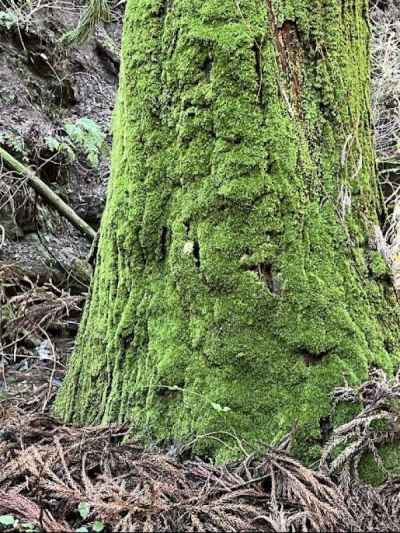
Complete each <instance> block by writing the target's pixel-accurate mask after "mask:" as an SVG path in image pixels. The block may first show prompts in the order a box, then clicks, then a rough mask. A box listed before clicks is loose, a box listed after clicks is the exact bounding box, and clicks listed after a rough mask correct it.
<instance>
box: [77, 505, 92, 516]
mask: <svg viewBox="0 0 400 533" xmlns="http://www.w3.org/2000/svg"><path fill="white" fill-rule="evenodd" d="M78 511H79V514H80V515H81V518H83V519H84V520H85V519H86V518H87V517H88V516H89V514H90V506H89V504H88V503H87V502H81V503H80V504H79V507H78Z"/></svg>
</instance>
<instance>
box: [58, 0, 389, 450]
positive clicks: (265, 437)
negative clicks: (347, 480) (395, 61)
mask: <svg viewBox="0 0 400 533" xmlns="http://www.w3.org/2000/svg"><path fill="white" fill-rule="evenodd" d="M365 8H366V5H365V1H364V0H351V1H348V2H346V3H343V2H342V3H340V2H337V0H326V1H325V2H320V1H319V0H301V1H298V0H285V1H282V0H274V1H272V0H271V1H269V0H267V1H264V0H243V1H241V2H240V3H237V2H232V1H231V0H218V1H217V0H176V1H175V2H174V3H173V4H171V3H169V2H166V1H164V0H135V1H133V0H130V1H129V2H128V5H127V12H126V18H125V29H124V39H123V57H122V70H121V79H120V90H119V96H118V103H117V108H116V112H115V119H114V150H113V163H112V165H113V171H112V179H111V183H110V186H109V192H108V201H107V207H106V211H105V214H104V218H103V223H102V231H101V239H100V245H99V254H98V261H97V268H96V272H95V276H94V281H93V285H92V291H91V297H90V302H89V304H88V306H87V308H86V311H85V317H84V320H83V324H82V326H81V331H80V336H79V339H78V342H77V346H76V350H75V354H74V356H73V358H72V360H71V362H70V365H69V370H68V374H67V377H66V380H65V383H64V385H63V388H62V390H61V393H60V394H59V396H58V399H57V403H56V412H57V413H58V414H60V415H61V416H62V417H64V418H65V419H68V420H74V421H76V422H85V423H88V422H103V423H108V422H111V421H130V422H133V423H135V424H136V426H139V427H141V428H142V430H143V432H145V433H146V434H147V435H151V436H152V437H156V438H158V439H167V438H170V437H174V438H177V439H180V440H185V439H192V438H193V437H194V436H203V437H202V438H199V439H198V440H197V442H198V443H199V447H201V450H202V451H204V453H206V452H207V453H210V454H213V455H214V456H216V457H217V458H218V459H220V460H221V459H226V458H228V457H229V458H230V457H232V456H234V455H236V454H240V453H242V452H241V448H240V446H239V445H238V440H237V439H238V438H239V439H241V440H242V441H243V445H244V446H248V447H249V448H252V447H254V446H256V445H257V443H258V442H260V441H264V442H265V441H271V440H277V439H279V438H280V437H282V436H283V435H284V434H285V433H287V432H288V431H289V430H290V429H291V428H292V427H293V426H294V425H295V426H298V427H299V428H301V432H302V435H303V441H302V442H303V444H302V447H301V449H299V454H300V455H302V456H303V457H306V458H307V459H309V460H312V459H314V458H315V457H314V455H315V454H316V453H317V450H318V449H319V446H320V440H321V436H320V427H319V424H320V419H321V417H325V416H327V414H329V410H330V407H329V393H330V391H331V390H332V388H333V387H334V386H335V385H338V384H339V383H341V382H342V380H343V377H345V378H346V379H347V381H348V382H349V383H354V384H355V383H359V382H360V381H361V380H364V379H366V377H367V373H368V366H369V364H371V363H374V364H375V365H377V366H381V367H384V368H385V369H387V370H388V371H389V372H390V371H391V370H392V367H393V364H394V356H393V353H396V352H398V347H399V339H398V335H397V334H392V337H391V339H390V342H391V346H392V348H391V351H390V352H389V351H388V349H387V343H386V340H387V339H386V338H387V333H386V326H387V324H390V325H391V326H392V327H391V329H392V332H393V331H399V328H398V324H399V320H398V316H397V314H396V313H397V312H394V311H392V308H391V307H390V305H389V304H388V291H387V289H386V288H385V287H383V286H381V284H380V283H379V280H376V279H373V278H372V279H371V277H370V276H369V274H368V272H367V269H364V270H363V269H362V268H360V257H361V256H362V255H363V254H364V257H366V255H367V250H366V243H367V241H368V234H369V232H370V229H371V228H370V226H371V225H372V224H374V223H376V220H377V209H378V208H379V205H378V201H377V192H376V180H375V174H374V168H375V165H374V156H373V148H372V141H371V133H370V123H369V105H370V104H369V93H368V83H369V68H368V46H367V41H368V26H367V21H366V9H365ZM361 153H362V168H361V169H360V168H359V161H360V154H361ZM355 189H357V194H354V195H353V196H352V192H353V190H355ZM349 197H351V198H352V201H351V203H350V204H349V202H348V201H347V200H346V198H349ZM353 250H358V255H357V257H358V260H356V258H355V254H353ZM361 263H362V262H361ZM166 391H169V392H168V393H166ZM215 406H220V407H221V408H222V409H220V408H219V407H215ZM224 408H229V410H228V409H224ZM215 433H217V435H216V434H215ZM204 435H209V437H208V438H205V437H204ZM310 450H311V451H310Z"/></svg>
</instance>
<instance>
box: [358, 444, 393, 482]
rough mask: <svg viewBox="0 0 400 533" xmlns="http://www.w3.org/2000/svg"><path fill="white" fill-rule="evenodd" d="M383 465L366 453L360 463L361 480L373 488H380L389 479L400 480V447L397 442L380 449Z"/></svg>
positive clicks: (379, 453)
mask: <svg viewBox="0 0 400 533" xmlns="http://www.w3.org/2000/svg"><path fill="white" fill-rule="evenodd" d="M378 455H379V457H380V461H381V464H379V463H378V462H377V461H376V459H375V458H374V457H373V456H372V454H371V453H370V452H366V453H365V454H364V455H363V457H362V458H361V461H360V463H359V475H360V477H361V479H362V480H363V481H364V482H365V483H367V484H369V485H372V486H373V487H378V486H379V485H382V484H383V483H385V481H388V480H389V479H394V478H398V477H399V475H400V460H399V445H398V443H397V442H394V443H388V444H385V445H384V446H381V447H380V448H379V449H378Z"/></svg>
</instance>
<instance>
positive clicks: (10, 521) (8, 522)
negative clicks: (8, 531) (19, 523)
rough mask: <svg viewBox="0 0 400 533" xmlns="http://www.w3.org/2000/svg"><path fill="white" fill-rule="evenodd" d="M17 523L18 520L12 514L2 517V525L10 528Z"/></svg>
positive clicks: (0, 521) (0, 520) (0, 523)
mask: <svg viewBox="0 0 400 533" xmlns="http://www.w3.org/2000/svg"><path fill="white" fill-rule="evenodd" d="M15 522H16V518H15V517H14V516H13V515H12V514H3V515H1V516H0V525H2V526H6V527H10V526H13V525H14V524H15Z"/></svg>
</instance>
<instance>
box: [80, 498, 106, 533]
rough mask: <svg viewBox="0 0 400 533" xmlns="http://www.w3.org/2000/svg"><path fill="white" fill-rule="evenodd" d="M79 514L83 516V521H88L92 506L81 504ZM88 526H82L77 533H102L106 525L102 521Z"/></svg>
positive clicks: (96, 521)
mask: <svg viewBox="0 0 400 533" xmlns="http://www.w3.org/2000/svg"><path fill="white" fill-rule="evenodd" d="M78 512H79V514H80V515H81V518H82V520H86V519H87V518H88V516H89V515H90V505H89V504H88V503H87V502H81V503H80V504H79V506H78ZM89 527H90V529H89V528H88V526H81V527H79V528H78V529H76V530H75V532H76V533H88V532H89V531H95V532H96V533H101V531H103V530H104V523H103V522H102V521H101V520H95V521H94V522H93V523H92V524H89Z"/></svg>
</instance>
